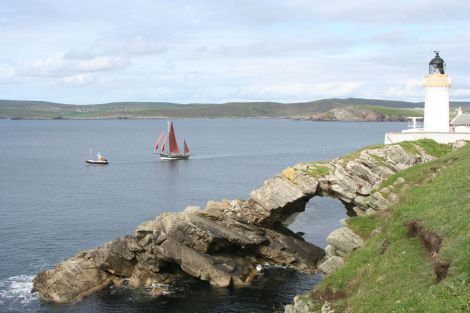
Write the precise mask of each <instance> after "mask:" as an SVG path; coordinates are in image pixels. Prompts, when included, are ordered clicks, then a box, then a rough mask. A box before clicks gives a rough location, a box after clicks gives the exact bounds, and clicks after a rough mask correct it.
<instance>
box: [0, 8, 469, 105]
mask: <svg viewBox="0 0 470 313" xmlns="http://www.w3.org/2000/svg"><path fill="white" fill-rule="evenodd" d="M469 12H470V1H467V0H459V1H454V0H448V1H446V0H413V1H403V0H393V1H389V0H383V1H377V0H354V1H336V0H330V1H317V0H283V1H278V0H238V1H220V0H219V1H217V0H213V1H208V0H200V1H198V0H193V1H180V0H166V1H161V0H132V1H129V0H125V1H122V0H93V1H90V0H79V1H72V0H60V1H58V0H0V40H1V49H0V99H17V100H19V99H21V100H44V101H54V102H62V103H73V104H94V103H105V102H113V101H169V102H178V103H222V102H228V101H281V102H300V101H311V100H317V99H322V98H349V97H361V98H375V99H393V100H406V101H422V100H423V97H424V90H423V87H422V83H423V77H424V76H425V75H426V74H427V71H428V62H429V60H430V59H431V58H433V56H434V53H433V50H439V51H440V54H441V56H442V57H443V58H444V60H445V61H446V63H447V73H448V74H449V75H450V76H451V78H452V82H453V86H452V89H451V99H452V100H470V66H469V65H470V15H469Z"/></svg>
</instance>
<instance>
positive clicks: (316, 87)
mask: <svg viewBox="0 0 470 313" xmlns="http://www.w3.org/2000/svg"><path fill="white" fill-rule="evenodd" d="M361 86H362V83H361V82H354V81H346V82H324V83H283V84H256V85H253V86H250V87H247V88H245V90H244V93H245V94H247V95H251V98H253V99H258V100H261V99H268V100H276V99H302V98H303V99H305V100H308V99H312V98H313V99H317V98H330V97H343V96H349V95H351V93H352V92H353V91H356V90H357V89H359V88H360V87H361Z"/></svg>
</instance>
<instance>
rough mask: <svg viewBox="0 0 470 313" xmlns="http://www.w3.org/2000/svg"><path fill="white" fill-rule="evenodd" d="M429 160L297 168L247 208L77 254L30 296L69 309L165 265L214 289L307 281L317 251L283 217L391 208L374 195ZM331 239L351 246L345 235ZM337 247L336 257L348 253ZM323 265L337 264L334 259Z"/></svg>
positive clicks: (348, 159) (147, 277)
mask: <svg viewBox="0 0 470 313" xmlns="http://www.w3.org/2000/svg"><path fill="white" fill-rule="evenodd" d="M431 159H433V157H431V156H430V155H428V154H426V153H425V151H424V150H423V149H422V148H421V147H419V145H416V146H415V147H414V148H413V149H408V150H406V149H404V148H403V147H402V146H401V145H398V144H397V145H389V146H382V147H379V148H370V149H365V150H362V151H359V152H356V153H354V154H352V155H349V156H345V157H343V158H338V159H334V160H332V161H329V162H321V163H318V162H317V163H303V164H298V165H296V166H294V167H290V168H287V169H286V170H284V171H283V172H282V173H281V174H279V175H277V176H275V177H273V178H271V179H268V180H267V181H265V182H264V185H263V186H262V187H261V188H259V189H256V190H254V191H252V192H251V193H250V196H251V198H250V199H248V200H232V201H229V200H223V201H209V202H208V204H207V206H206V207H205V208H202V209H201V208H198V207H188V208H187V209H186V210H184V211H183V212H181V213H164V214H162V215H161V216H159V217H157V218H156V219H155V220H152V221H148V222H145V223H143V224H141V225H139V226H138V227H137V229H136V231H135V234H134V235H132V236H125V237H121V238H118V239H116V240H114V241H112V242H110V243H107V244H105V245H103V246H101V247H99V248H96V249H92V250H88V251H84V252H81V253H79V254H77V255H76V256H75V257H73V258H71V259H69V260H67V261H64V262H62V263H61V264H59V265H57V266H56V267H54V268H53V269H50V270H48V271H45V272H42V273H39V274H38V275H37V277H36V278H35V279H34V290H35V291H38V292H39V294H40V295H41V296H42V297H43V298H45V299H48V300H52V301H54V302H72V301H75V300H77V299H80V298H82V297H84V296H87V295H89V294H90V293H93V292H95V291H97V290H99V289H102V288H104V287H106V286H109V285H110V284H113V283H114V284H120V283H122V281H123V280H124V279H126V278H129V283H130V285H131V286H134V287H150V286H152V285H154V284H156V283H158V282H162V281H163V280H166V279H168V278H169V277H170V276H168V275H167V274H174V273H168V269H169V268H170V269H171V268H172V266H168V264H173V265H176V266H178V267H179V268H181V269H182V270H183V271H184V272H186V273H187V274H189V275H191V276H194V277H197V278H199V279H201V280H205V281H208V282H210V283H211V284H212V285H214V286H218V287H225V286H229V285H232V284H241V285H243V284H250V282H251V281H252V279H253V277H255V276H256V268H257V264H260V263H262V264H263V263H271V264H279V265H283V266H286V267H289V268H293V269H296V270H299V271H304V272H308V273H313V272H315V271H316V270H317V266H318V263H319V262H320V261H321V260H322V259H323V256H324V251H323V249H321V248H319V247H316V246H314V245H312V244H310V243H308V242H305V240H303V238H302V237H301V236H299V235H297V234H295V233H294V232H292V231H290V230H289V229H288V228H286V227H285V226H283V225H282V223H283V222H285V221H286V220H287V219H288V217H289V216H291V215H292V214H294V213H296V212H303V211H304V210H305V206H306V203H307V202H308V201H309V200H310V199H311V198H312V197H314V196H330V197H333V198H337V199H339V200H340V201H342V202H343V203H344V204H345V207H346V209H347V210H348V211H349V212H354V213H353V214H357V215H361V214H372V213H374V212H377V211H378V210H380V209H382V208H384V207H387V206H388V205H389V204H391V203H392V202H393V201H394V199H393V195H394V194H393V193H387V192H383V190H379V191H376V190H375V189H376V188H378V186H379V185H380V183H381V182H383V181H384V180H385V179H386V178H387V177H389V176H390V175H392V174H394V173H396V172H398V171H400V170H403V169H405V168H407V167H410V166H412V165H415V164H417V163H422V162H425V161H428V160H431ZM381 191H382V192H381ZM337 234H340V235H341V236H343V238H349V239H351V238H352V241H351V240H349V241H350V242H352V243H353V246H354V245H357V242H355V241H356V239H357V238H355V237H353V236H352V235H351V234H350V233H349V231H348V230H347V229H340V230H339V231H338V233H337ZM337 245H338V248H339V250H338V251H343V249H346V250H347V251H346V252H348V251H349V250H350V248H349V246H343V243H342V242H340V243H338V244H337ZM352 249H354V247H353V248H352ZM330 250H331V249H330ZM335 251H336V250H335ZM327 252H328V251H327ZM331 260H333V261H334V262H336V261H338V262H339V261H340V256H335V255H332V257H331V258H329V259H328V260H327V262H330V263H332V262H333V261H331ZM323 264H325V263H323ZM323 264H322V265H323ZM324 271H327V270H324Z"/></svg>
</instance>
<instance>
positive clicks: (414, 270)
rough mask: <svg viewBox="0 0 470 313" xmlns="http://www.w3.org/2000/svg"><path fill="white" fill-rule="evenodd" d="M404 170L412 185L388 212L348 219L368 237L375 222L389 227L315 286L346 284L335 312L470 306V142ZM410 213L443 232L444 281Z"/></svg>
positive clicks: (320, 288) (462, 309) (452, 309)
mask: <svg viewBox="0 0 470 313" xmlns="http://www.w3.org/2000/svg"><path fill="white" fill-rule="evenodd" d="M420 146H422V147H423V148H424V147H427V148H428V149H431V148H430V147H429V146H427V143H426V144H424V145H421V144H420ZM424 149H426V148H424ZM430 151H433V153H436V154H440V153H441V152H442V151H441V150H430ZM399 175H400V176H401V177H403V178H405V180H406V182H405V184H406V185H407V186H409V187H410V186H411V188H407V189H406V193H404V192H403V193H401V194H400V201H399V203H398V204H397V205H396V206H395V207H394V208H392V209H391V210H390V212H389V214H379V216H376V217H373V218H371V217H356V218H353V219H350V220H349V225H350V227H351V228H352V229H354V230H355V231H358V233H359V234H360V235H361V236H364V237H366V238H367V237H368V236H370V232H371V230H372V229H375V228H376V227H380V228H381V229H382V232H381V233H380V234H378V235H375V236H371V237H370V238H369V239H367V240H366V242H365V245H364V247H363V248H361V249H359V250H357V251H356V252H355V253H353V254H352V255H351V256H350V257H349V258H348V259H347V261H346V263H345V265H344V266H343V267H341V268H340V269H339V270H338V271H337V272H335V273H333V274H332V275H330V276H327V277H326V278H325V280H324V281H323V282H322V283H321V284H320V285H319V286H318V287H317V288H316V293H318V292H331V291H341V292H344V293H345V294H346V297H345V298H342V299H340V300H337V301H336V302H335V306H336V312H365V313H366V312H374V313H375V312H470V144H469V145H467V146H466V147H464V148H462V149H460V150H458V151H454V152H451V153H449V154H447V155H445V156H443V157H441V158H439V159H437V160H435V161H432V162H429V163H425V164H421V165H417V166H414V167H412V168H409V169H407V170H405V171H402V172H400V173H399ZM410 221H418V222H419V223H420V224H421V225H423V226H424V227H425V228H426V229H427V230H429V231H432V232H433V233H435V234H437V235H439V236H440V237H441V238H442V240H443V241H442V246H441V249H440V251H439V253H438V255H437V256H436V260H438V261H448V262H451V265H450V268H449V275H448V277H447V278H445V279H444V280H443V281H441V282H437V281H436V278H435V275H434V270H433V265H432V262H431V260H430V258H429V257H428V256H427V255H426V253H425V250H424V248H423V245H422V243H421V242H420V241H419V239H416V238H408V237H407V235H406V227H405V224H406V223H408V222H410ZM384 247H386V248H384ZM312 294H315V293H312ZM315 299H317V297H314V298H313V301H315Z"/></svg>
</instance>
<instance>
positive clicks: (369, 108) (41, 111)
mask: <svg viewBox="0 0 470 313" xmlns="http://www.w3.org/2000/svg"><path fill="white" fill-rule="evenodd" d="M452 106H453V107H456V106H462V107H463V108H464V111H470V102H455V103H452ZM422 107H423V103H422V102H405V101H390V100H375V99H359V98H348V99H334V98H333V99H322V100H317V101H309V102H299V103H279V102H228V103H222V104H204V103H192V104H179V103H170V102H112V103H104V104H90V105H71V104H62V103H54V102H46V101H21V100H0V118H9V119H120V118H129V119H134V118H223V117H227V118H301V119H315V120H348V119H347V117H348V116H354V118H353V119H352V120H363V119H362V118H361V116H368V119H369V120H400V119H403V116H407V115H410V114H415V115H416V114H418V115H419V113H420V110H419V108H422ZM335 109H336V111H335ZM338 109H341V110H338ZM332 110H333V111H332ZM344 110H346V111H347V114H343V113H341V112H343V111H344ZM328 112H333V115H332V114H329V113H328ZM338 112H340V114H339V113H338ZM369 113H371V114H369ZM372 113H374V114H372ZM322 114H326V115H325V117H322ZM332 116H333V117H332ZM338 116H339V118H338ZM341 117H345V118H346V119H342V118H341ZM366 120H367V119H366Z"/></svg>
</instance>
